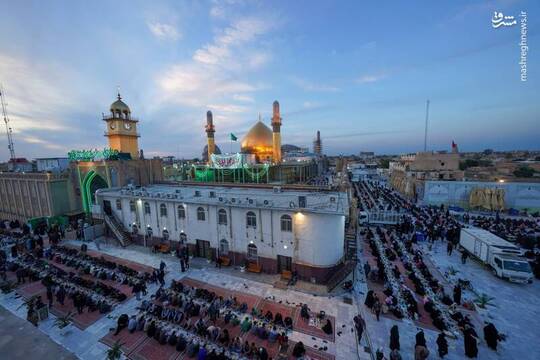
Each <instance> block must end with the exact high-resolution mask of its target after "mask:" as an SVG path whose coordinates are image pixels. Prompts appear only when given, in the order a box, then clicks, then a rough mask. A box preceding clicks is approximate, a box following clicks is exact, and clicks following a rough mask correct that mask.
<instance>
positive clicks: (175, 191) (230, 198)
mask: <svg viewBox="0 0 540 360" xmlns="http://www.w3.org/2000/svg"><path fill="white" fill-rule="evenodd" d="M99 195H100V196H107V195H109V196H120V197H129V198H138V199H163V200H165V201H167V200H168V201H177V202H183V203H196V204H209V205H210V204H215V205H218V204H222V205H226V206H234V207H261V208H269V209H280V210H288V211H306V212H313V213H326V214H336V215H347V214H348V210H349V201H348V198H347V194H346V193H344V192H338V191H331V190H323V189H320V188H316V187H307V186H305V187H300V186H297V187H294V186H293V187H290V186H289V187H281V186H274V187H272V186H236V185H234V186H226V185H222V184H219V185H218V184H204V185H201V184H185V183H184V184H179V185H173V184H158V185H150V186H145V187H124V188H113V189H100V190H99ZM303 198H305V204H300V202H303Z"/></svg>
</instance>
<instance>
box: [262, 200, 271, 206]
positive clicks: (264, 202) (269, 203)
mask: <svg viewBox="0 0 540 360" xmlns="http://www.w3.org/2000/svg"><path fill="white" fill-rule="evenodd" d="M263 205H264V206H272V202H271V201H270V200H263Z"/></svg>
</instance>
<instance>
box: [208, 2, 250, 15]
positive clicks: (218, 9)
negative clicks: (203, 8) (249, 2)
mask: <svg viewBox="0 0 540 360" xmlns="http://www.w3.org/2000/svg"><path fill="white" fill-rule="evenodd" d="M244 4H245V1H244V0H212V7H210V16H211V17H213V18H216V19H225V18H227V17H228V16H229V15H230V14H231V12H233V9H236V8H237V7H238V6H239V5H244Z"/></svg>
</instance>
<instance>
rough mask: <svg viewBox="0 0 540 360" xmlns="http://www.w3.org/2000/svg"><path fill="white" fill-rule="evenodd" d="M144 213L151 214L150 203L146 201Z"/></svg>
mask: <svg viewBox="0 0 540 360" xmlns="http://www.w3.org/2000/svg"><path fill="white" fill-rule="evenodd" d="M144 213H145V214H147V215H150V204H149V203H147V202H145V203H144Z"/></svg>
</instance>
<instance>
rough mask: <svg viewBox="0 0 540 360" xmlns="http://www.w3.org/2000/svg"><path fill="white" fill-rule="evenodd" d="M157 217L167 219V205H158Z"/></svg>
mask: <svg viewBox="0 0 540 360" xmlns="http://www.w3.org/2000/svg"><path fill="white" fill-rule="evenodd" d="M159 215H160V216H163V217H167V205H165V204H161V205H159Z"/></svg>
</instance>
